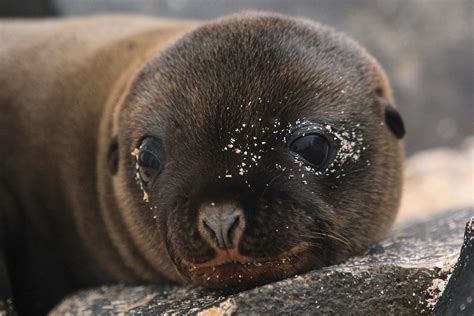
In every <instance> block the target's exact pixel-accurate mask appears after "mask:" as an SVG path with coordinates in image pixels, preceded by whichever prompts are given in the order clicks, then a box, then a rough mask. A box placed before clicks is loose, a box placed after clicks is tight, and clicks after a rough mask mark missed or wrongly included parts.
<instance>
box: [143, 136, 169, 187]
mask: <svg viewBox="0 0 474 316" xmlns="http://www.w3.org/2000/svg"><path fill="white" fill-rule="evenodd" d="M137 163H138V171H139V173H140V178H141V179H142V181H143V182H145V184H147V183H148V182H150V181H151V180H152V179H154V178H155V177H156V176H157V175H158V174H159V173H160V172H161V170H162V168H163V163H164V153H163V145H162V143H161V141H160V140H159V139H157V138H154V137H147V138H145V139H144V140H143V141H142V143H141V145H140V153H139V154H138V160H137Z"/></svg>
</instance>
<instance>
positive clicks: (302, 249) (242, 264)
mask: <svg viewBox="0 0 474 316" xmlns="http://www.w3.org/2000/svg"><path fill="white" fill-rule="evenodd" d="M306 250H307V246H306V245H300V246H297V247H295V248H293V249H291V250H290V251H287V252H285V253H283V254H281V255H279V256H277V257H265V258H252V257H245V256H242V255H235V252H231V253H230V254H229V253H227V254H226V255H225V256H222V255H220V256H219V255H218V256H217V257H216V258H215V259H213V260H211V261H208V262H205V263H201V264H195V263H191V262H187V261H185V260H183V261H182V265H183V267H184V268H185V273H186V274H187V277H188V278H189V279H190V281H191V282H192V283H194V284H196V285H202V286H205V287H208V288H213V289H232V288H234V289H242V288H248V287H252V286H256V285H261V284H264V283H268V282H272V281H276V280H281V279H284V278H287V277H290V276H292V275H294V274H296V273H298V272H302V271H303V270H305V268H306V269H307V268H308V266H309V263H310V261H311V260H310V257H311V256H310V255H309V253H308V252H307V251H306Z"/></svg>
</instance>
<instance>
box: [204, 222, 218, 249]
mask: <svg viewBox="0 0 474 316" xmlns="http://www.w3.org/2000/svg"><path fill="white" fill-rule="evenodd" d="M202 226H203V227H204V229H205V230H206V231H207V233H208V234H209V237H210V238H211V239H212V240H213V241H214V242H215V243H216V244H219V239H218V238H217V235H216V232H215V231H214V230H213V229H212V228H211V226H209V224H208V223H207V222H206V219H203V220H202Z"/></svg>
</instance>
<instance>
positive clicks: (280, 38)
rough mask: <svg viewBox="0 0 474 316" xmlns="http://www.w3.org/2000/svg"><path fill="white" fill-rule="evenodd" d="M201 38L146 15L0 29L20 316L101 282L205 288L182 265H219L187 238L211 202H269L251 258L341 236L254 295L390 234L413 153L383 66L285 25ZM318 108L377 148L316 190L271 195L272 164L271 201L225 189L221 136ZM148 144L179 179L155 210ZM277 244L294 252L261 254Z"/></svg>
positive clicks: (270, 18)
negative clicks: (145, 166) (146, 169)
mask: <svg viewBox="0 0 474 316" xmlns="http://www.w3.org/2000/svg"><path fill="white" fill-rule="evenodd" d="M196 26H197V23H191V22H190V23H182V22H176V21H161V20H156V19H147V18H138V17H94V18H75V19H70V20H58V21H53V20H46V21H38V22H28V21H3V22H1V23H0V42H2V46H1V47H0V107H1V113H2V116H0V131H1V134H0V139H1V144H2V146H1V148H0V163H1V164H0V197H2V199H1V200H0V218H2V219H3V218H5V220H2V222H1V226H0V229H2V231H1V233H2V235H3V236H5V237H4V238H3V240H2V239H1V238H0V245H1V244H2V243H3V245H4V249H3V250H4V253H5V254H6V256H7V263H8V267H9V275H10V281H11V282H10V283H11V284H13V294H14V297H15V300H16V303H17V304H18V306H19V307H20V311H28V310H30V311H31V310H45V309H47V308H49V307H51V306H52V304H53V303H55V302H57V300H58V299H60V298H61V297H63V296H64V295H65V294H66V293H68V292H70V291H72V290H74V289H77V288H80V287H85V286H94V285H99V284H104V283H113V282H129V283H143V282H152V283H163V282H169V281H178V282H186V281H190V280H193V281H195V282H196V283H204V284H205V282H203V281H202V279H199V278H198V281H196V278H195V275H194V276H192V275H188V273H187V272H186V267H184V266H183V265H181V262H196V263H198V262H206V261H209V260H212V258H213V256H214V255H215V254H214V253H213V250H212V247H209V246H208V245H206V243H205V241H204V240H202V239H199V238H197V237H196V238H197V239H196V238H195V237H193V236H194V235H191V233H193V232H196V231H197V228H195V227H194V225H195V217H196V216H197V215H196V214H195V213H196V212H195V210H196V209H197V208H198V207H197V206H196V205H197V204H199V203H203V202H209V200H210V199H217V200H222V201H223V202H226V201H231V200H232V199H235V198H236V196H238V197H241V198H242V199H248V200H251V201H254V200H255V201H257V200H258V201H257V202H258V203H260V202H262V201H261V199H264V200H265V201H264V202H265V203H268V204H270V208H271V209H272V212H271V213H266V212H265V211H262V209H261V208H260V207H257V206H255V212H254V213H255V214H257V213H258V214H259V215H258V216H257V215H255V214H253V213H252V215H250V214H247V216H249V218H250V219H251V220H250V221H249V220H248V221H247V226H246V233H245V234H244V235H246V237H245V238H247V239H245V238H244V239H243V240H242V242H241V248H239V250H240V251H241V252H242V255H245V256H247V257H253V258H257V257H259V258H265V257H278V256H279V255H280V254H281V253H285V252H288V251H289V250H290V248H291V247H290V246H297V245H296V244H297V243H299V242H300V240H298V239H295V238H296V237H295V236H294V235H295V234H296V233H298V234H303V235H304V233H306V234H315V232H314V231H312V230H311V229H312V227H316V226H317V227H319V228H320V229H321V230H318V233H319V234H322V233H321V232H323V231H325V232H326V233H327V234H330V235H332V236H333V237H334V238H337V239H339V241H337V240H336V241H335V239H330V238H329V239H324V238H323V240H322V241H318V242H317V243H316V244H311V247H310V248H309V250H308V251H307V252H306V253H304V254H302V255H301V258H302V259H301V264H296V263H295V265H294V267H296V268H294V269H293V268H292V266H282V267H276V268H275V271H273V272H271V273H270V272H269V271H265V273H263V274H262V275H264V276H265V277H264V278H263V277H262V279H261V280H254V281H252V282H249V285H251V284H258V283H262V282H266V281H269V280H271V279H278V278H282V277H285V276H288V275H291V274H292V273H295V272H299V271H304V270H308V269H311V268H318V267H321V266H322V265H326V264H331V263H335V262H339V261H341V260H343V259H344V258H346V257H347V256H349V255H352V254H354V253H358V252H360V251H362V250H364V249H366V248H367V246H368V245H370V244H371V243H374V242H376V241H378V240H379V239H380V238H382V237H383V235H384V234H385V232H386V231H387V230H388V228H389V227H390V225H391V223H392V221H393V219H394V217H395V214H396V210H397V208H398V203H399V198H400V189H401V163H402V155H403V152H402V147H401V143H400V141H399V140H397V139H396V138H395V137H394V136H393V134H392V133H391V132H390V126H388V127H389V128H387V126H384V125H383V122H384V106H385V105H386V104H393V98H392V96H391V92H390V90H389V85H388V81H387V79H386V77H385V75H384V73H383V71H382V69H381V68H380V66H379V65H378V64H377V63H376V62H375V60H374V59H373V58H372V57H371V56H370V55H369V54H368V53H367V52H366V51H365V50H364V49H363V48H361V47H360V46H359V45H357V44H356V43H354V42H353V41H351V40H350V39H348V38H347V37H345V36H344V35H342V34H340V33H336V32H335V31H333V30H332V29H329V28H326V27H324V26H321V25H319V24H314V23H312V22H308V21H304V20H297V19H290V18H287V17H283V16H279V15H270V14H244V15H237V16H232V17H228V18H224V19H219V20H216V21H213V22H210V23H207V24H204V25H203V26H201V27H199V28H197V29H196V30H195V31H193V32H191V33H187V32H189V31H190V30H192V29H194V28H195V27H196ZM183 33H187V34H186V35H184V36H183V37H180V36H182V34H183ZM177 38H180V39H179V40H178V41H175V40H176V39H177ZM171 43H173V44H172V45H171V46H169V45H170V44H171ZM166 47H168V48H166ZM165 48H166V49H165ZM309 50H311V54H315V55H314V56H313V55H311V54H310V55H308V53H307V51H309ZM244 55H245V56H244ZM306 55H308V56H309V57H308V59H307V60H304V61H303V60H301V56H306ZM313 57H314V58H313ZM316 57H317V58H316ZM252 63H254V64H252ZM246 67H248V68H246ZM242 69H244V70H245V71H246V73H245V75H243V74H241V73H240V71H243V70H242ZM278 78H284V80H285V81H282V80H279V79H278ZM341 90H344V91H345V93H342V94H341V92H340V91H341ZM346 92H347V93H346ZM259 98H261V100H263V101H262V102H261V104H264V105H259V103H258V101H257V100H259ZM249 101H251V102H253V103H250V105H248V106H245V107H242V106H240V105H241V104H242V103H245V104H248V102H249ZM278 102H280V104H282V102H283V105H281V106H277V105H275V104H278ZM265 104H267V105H265ZM268 104H271V105H272V106H274V108H275V109H277V110H278V111H277V112H278V113H276V114H275V113H273V112H272V110H271V107H270V105H268ZM191 105H192V106H191ZM226 107H229V108H230V109H231V110H230V114H229V113H228V112H226ZM315 108H317V109H318V110H317V111H318V112H317V113H318V115H317V117H323V118H326V119H327V120H328V121H329V122H331V123H333V124H334V125H335V126H336V125H337V124H342V123H341V122H345V123H344V124H346V125H345V126H348V127H351V128H354V130H357V132H361V133H362V134H363V135H364V145H365V146H364V148H365V147H366V149H364V151H363V153H362V157H361V158H360V160H359V161H358V162H357V163H354V164H353V165H352V166H351V165H348V166H346V165H345V166H346V168H347V169H346V170H347V175H346V174H344V176H342V177H341V178H337V179H336V178H335V177H332V176H329V177H327V180H321V178H320V177H316V176H312V175H307V179H308V180H309V181H310V185H311V184H312V187H313V188H316V189H314V190H313V189H312V190H313V191H315V192H311V190H310V189H308V187H306V186H301V182H300V181H299V182H296V180H291V179H287V178H286V174H285V176H284V177H283V176H280V178H278V179H276V180H272V181H270V180H271V179H273V178H274V176H275V175H277V174H278V173H277V172H276V171H275V170H274V169H272V168H273V165H274V163H275V161H277V160H275V161H273V160H272V159H277V158H278V157H280V156H281V155H280V156H278V155H279V154H277V153H275V156H271V157H270V156H268V157H267V156H264V158H263V161H262V164H261V167H259V168H260V169H259V170H260V172H261V173H260V174H258V173H253V172H254V171H255V170H253V171H251V172H249V173H248V175H246V176H245V177H246V178H245V179H248V181H249V182H251V183H252V184H254V186H253V188H252V190H255V191H252V192H259V194H261V193H262V192H263V193H262V194H261V195H259V199H260V200H259V199H257V198H256V197H255V196H254V195H253V194H254V193H252V192H250V191H245V190H246V189H243V188H242V185H243V182H241V180H240V178H237V177H235V176H234V178H232V180H229V181H227V182H224V180H217V179H218V176H219V175H221V174H222V173H223V172H224V169H228V168H230V167H229V166H232V163H233V162H234V160H233V158H232V157H229V156H228V155H227V156H225V154H223V153H221V149H222V148H223V147H224V146H225V145H226V144H227V141H228V138H225V139H224V137H223V136H222V135H224V134H225V133H224V132H230V131H233V130H234V129H235V128H236V126H240V124H242V123H246V124H247V125H249V126H250V125H251V124H254V125H256V126H260V127H262V128H263V127H264V125H262V124H263V121H265V120H266V118H268V119H270V117H272V115H273V117H274V116H277V117H279V118H281V119H282V120H286V121H294V120H295V119H298V118H299V115H301V114H304V113H306V114H308V113H313V112H312V111H314V109H315ZM271 113H273V114H271ZM267 114H268V115H267ZM259 115H261V116H262V117H263V118H264V119H263V121H262V122H260V121H259V120H258V118H259ZM278 115H280V116H278ZM355 123H360V125H361V128H360V130H359V129H356V128H355ZM219 127H220V128H221V130H218V128H219ZM213 128H217V130H216V129H213ZM222 130H223V131H222ZM251 133H253V134H255V135H256V133H258V131H257V130H252V131H251ZM150 134H153V135H159V136H161V137H162V138H163V139H164V143H165V147H166V148H167V164H166V167H165V170H164V171H163V174H162V175H160V181H159V184H157V185H156V187H157V189H156V190H155V191H156V192H155V191H154V192H152V194H151V200H150V202H149V203H146V202H144V201H142V199H141V197H142V192H140V188H139V186H137V185H136V183H135V179H134V175H135V169H134V160H133V157H132V156H131V155H130V153H131V152H132V151H133V149H134V148H136V147H137V145H138V142H139V141H140V139H141V138H143V136H147V135H150ZM253 134H252V135H253ZM114 139H115V140H116V141H117V145H118V147H117V148H118V158H119V159H118V170H117V174H116V175H111V174H110V172H109V169H110V168H109V167H108V165H107V164H108V163H110V161H108V157H109V155H110V144H111V142H113V140H114ZM276 146H279V145H278V144H277V143H275V147H276ZM361 146H362V145H361ZM265 150H266V149H265ZM282 155H283V154H282ZM273 157H274V158H273ZM281 157H283V156H281ZM109 158H110V157H109ZM265 159H267V160H268V161H266V160H265ZM278 159H280V158H278ZM281 159H286V158H281ZM366 161H369V162H370V166H368V165H367V163H366ZM270 166H271V167H270ZM255 172H256V171H255ZM338 172H339V171H338ZM342 174H343V173H342V172H341V173H340V175H342ZM308 177H309V178H308ZM211 179H215V180H211ZM242 179H243V178H242ZM191 180H192V181H191ZM190 181H191V182H190ZM242 181H243V180H242ZM322 181H326V182H325V184H322V183H321V182H322ZM270 182H271V186H268V187H269V188H268V189H267V188H266V185H265V184H269V183H270ZM327 183H331V184H330V185H329V184H327ZM300 186H301V187H300ZM294 187H298V188H299V189H298V190H297V191H295V190H293V189H292V190H290V188H294ZM223 189H225V190H224V191H222V190H223ZM233 190H235V193H234V194H233V195H229V192H233ZM242 192H243V193H242ZM315 193H316V194H315ZM265 194H266V197H263V196H264V195H265ZM315 195H316V196H319V197H320V198H318V197H315ZM4 196H5V198H3V197H4ZM179 201H181V202H179ZM257 202H255V203H257ZM249 203H250V202H249ZM252 203H253V202H252ZM252 205H253V204H252ZM282 205H283V206H282ZM304 207H308V208H309V209H311V210H309V209H308V212H310V214H309V215H308V216H306V215H304V211H303V209H304ZM315 209H318V210H319V211H318V212H317V214H313V213H312V212H315V211H314V210H315ZM177 210H178V211H177ZM179 210H181V211H179ZM184 210H186V211H184ZM153 216H155V217H156V221H155V220H154V217H153ZM275 221H276V222H275ZM258 223H265V224H266V225H263V224H258ZM280 223H283V224H282V225H284V226H286V227H288V225H289V226H291V228H292V230H293V229H294V230H295V231H294V232H293V231H292V230H291V231H285V229H284V226H283V227H280V231H279V234H277V235H275V233H274V231H275V229H277V230H278V228H279V226H278V225H280ZM316 223H317V225H316ZM157 224H158V227H157ZM318 225H319V226H318ZM196 227H197V225H196ZM247 227H248V228H247ZM297 230H300V231H299V232H297ZM2 235H0V237H1V236H2ZM259 236H260V237H259ZM320 237H321V235H320ZM266 238H268V239H266ZM280 238H282V240H285V241H286V242H287V243H288V245H287V244H285V241H282V242H281V244H280V245H279V247H277V248H272V247H270V246H269V244H270V243H268V244H267V246H266V248H265V245H266V244H265V243H267V241H270V240H280ZM259 240H260V241H261V242H263V244H262V245H261V246H250V245H251V244H254V243H255V242H257V241H259ZM341 240H342V242H341ZM298 260H299V259H298ZM0 279H1V277H0ZM227 281H228V282H229V283H228V284H233V283H232V282H233V281H231V280H227ZM208 285H209V286H217V287H222V286H225V285H226V284H225V283H219V282H217V283H213V284H208ZM234 285H235V284H234ZM0 286H1V285H0ZM0 293H1V292H0ZM32 302H33V303H32ZM28 308H29V309H28Z"/></svg>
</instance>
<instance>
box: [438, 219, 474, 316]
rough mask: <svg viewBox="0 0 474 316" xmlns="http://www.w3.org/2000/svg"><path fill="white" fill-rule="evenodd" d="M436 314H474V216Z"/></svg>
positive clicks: (467, 228)
mask: <svg viewBox="0 0 474 316" xmlns="http://www.w3.org/2000/svg"><path fill="white" fill-rule="evenodd" d="M434 315H474V217H473V218H471V220H470V221H469V223H467V225H466V234H465V235H464V244H463V246H462V249H461V255H460V256H459V260H458V262H457V263H456V266H455V268H454V272H453V274H452V275H451V277H450V279H449V282H448V285H447V287H446V290H445V291H444V293H443V296H442V297H441V299H440V300H439V303H438V304H437V305H436V308H435V311H434Z"/></svg>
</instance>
